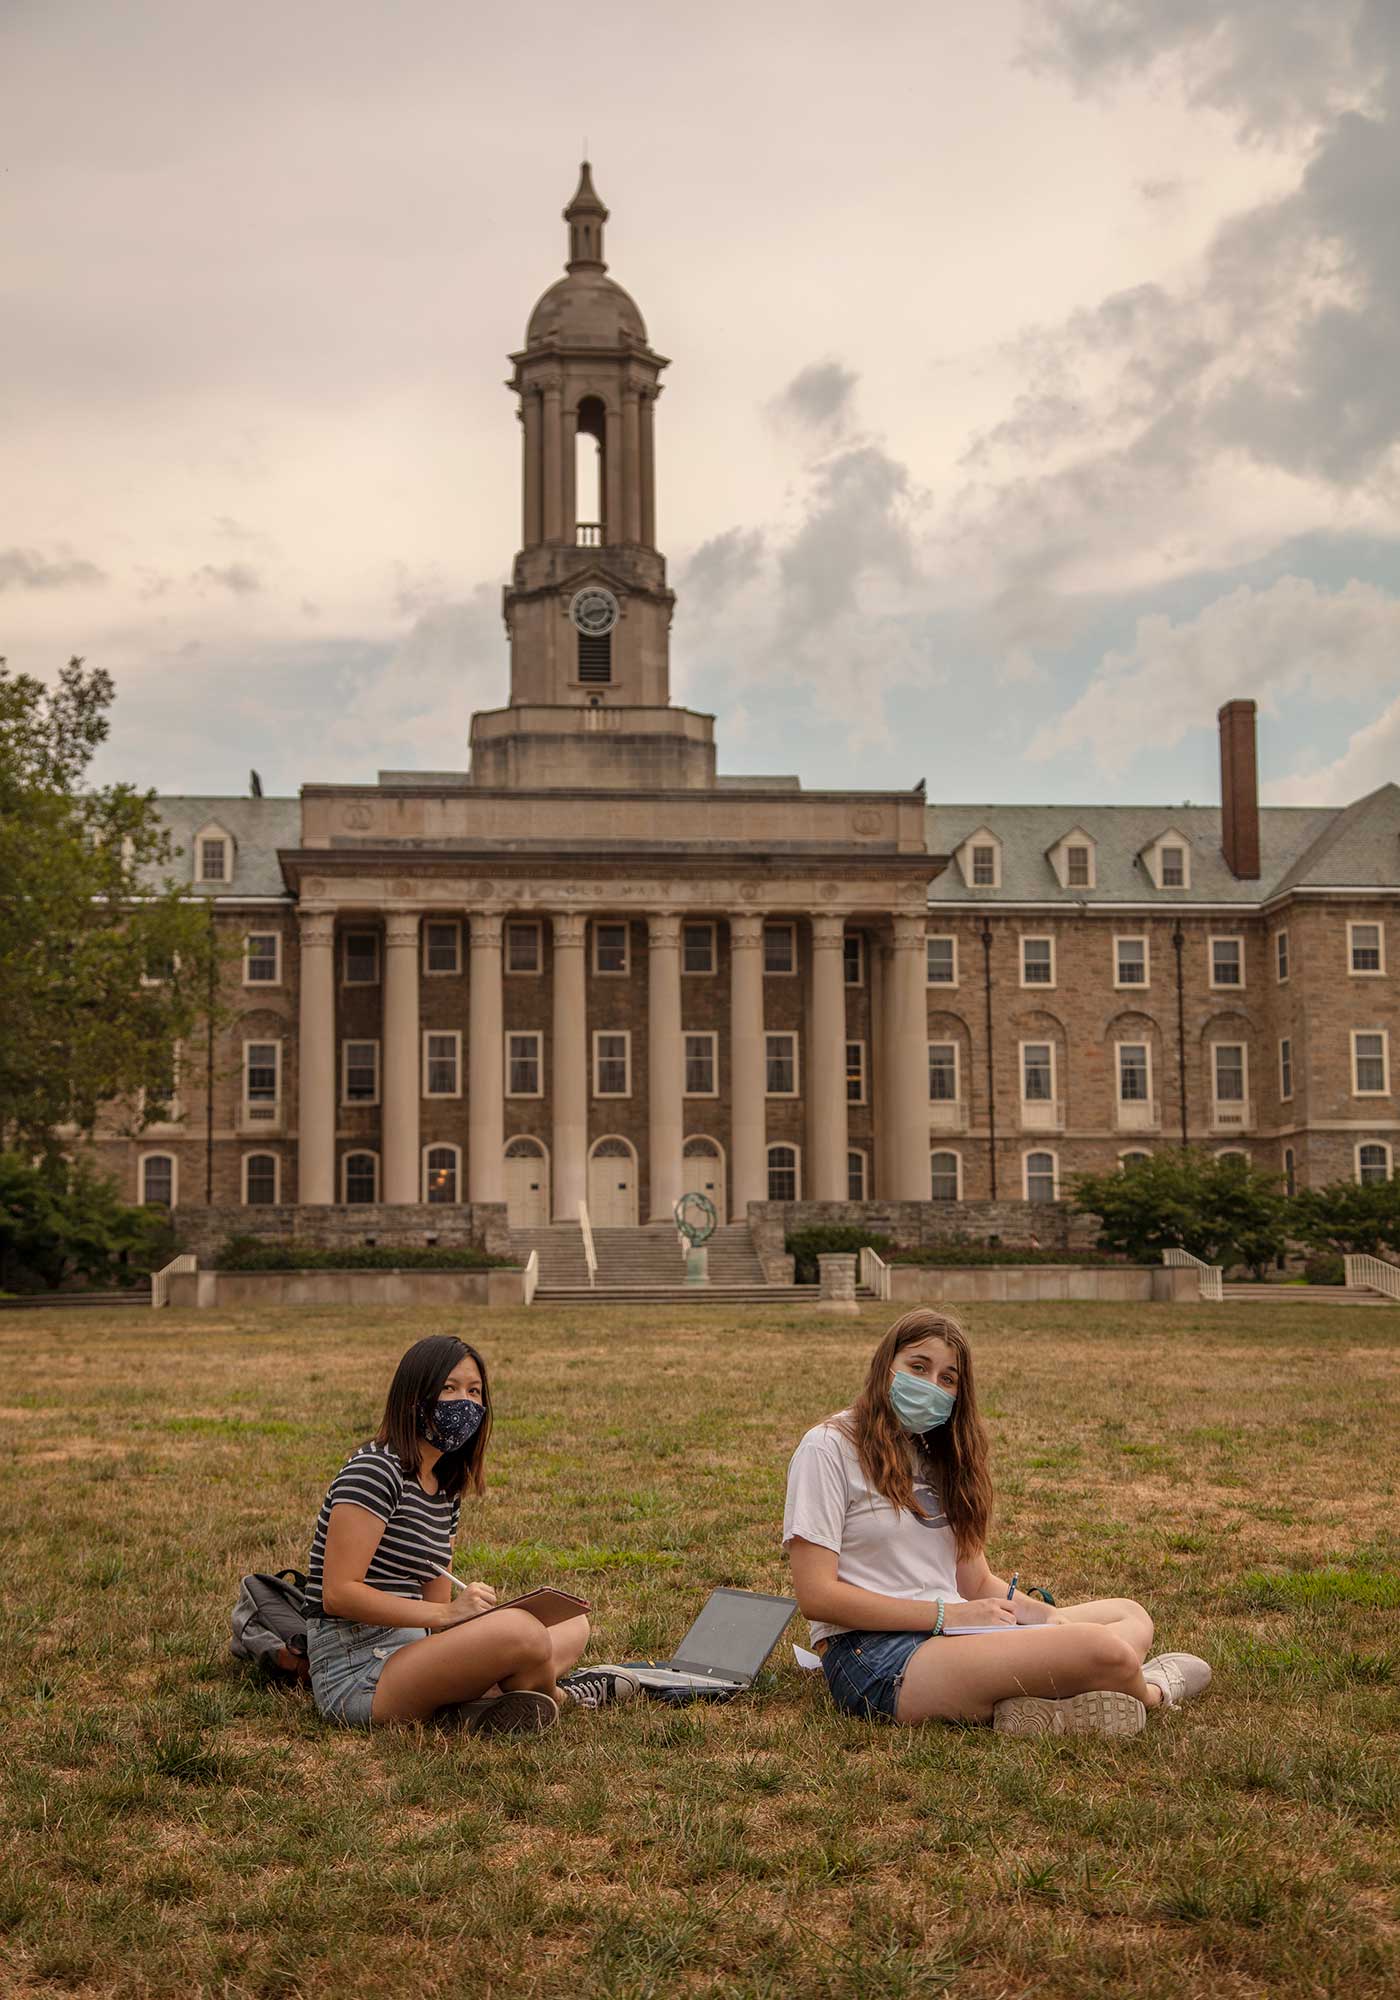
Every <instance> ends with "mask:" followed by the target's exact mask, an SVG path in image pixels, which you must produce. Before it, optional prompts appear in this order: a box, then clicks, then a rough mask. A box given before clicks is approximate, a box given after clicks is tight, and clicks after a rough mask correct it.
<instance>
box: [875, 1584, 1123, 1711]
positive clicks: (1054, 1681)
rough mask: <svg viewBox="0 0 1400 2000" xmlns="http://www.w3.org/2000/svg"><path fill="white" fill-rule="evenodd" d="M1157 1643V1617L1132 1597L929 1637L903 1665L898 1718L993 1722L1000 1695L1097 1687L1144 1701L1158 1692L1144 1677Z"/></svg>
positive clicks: (1054, 1694)
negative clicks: (1041, 1621) (962, 1634)
mask: <svg viewBox="0 0 1400 2000" xmlns="http://www.w3.org/2000/svg"><path fill="white" fill-rule="evenodd" d="M1151 1644H1152V1620H1151V1618H1150V1617H1149V1616H1148V1614H1147V1613H1146V1612H1145V1611H1144V1610H1143V1608H1142V1606H1141V1605H1140V1604H1134V1603H1133V1602H1132V1600H1131V1599H1130V1598H1126V1597H1109V1598H1100V1599H1098V1600H1096V1601H1095V1602H1093V1603H1090V1604H1068V1605H1065V1606H1064V1607H1063V1608H1062V1609H1061V1611H1060V1613H1059V1619H1058V1621H1057V1622H1056V1623H1055V1624H1053V1625H1036V1626H1031V1627H1025V1628H1020V1629H1018V1630H1016V1631H1014V1632H1013V1631H1008V1632H1007V1633H1006V1635H1005V1636H1004V1637H1003V1635H1002V1634H1000V1633H997V1632H988V1633H985V1634H983V1633H978V1634H975V1635H973V1636H970V1637H968V1638H966V1639H959V1638H939V1639H927V1640H925V1642H924V1644H923V1645H922V1646H920V1647H919V1649H918V1651H917V1652H916V1653H914V1654H913V1655H912V1656H911V1658H910V1661H909V1665H908V1667H907V1668H906V1669H905V1673H904V1681H903V1684H902V1686H901V1687H900V1691H899V1706H898V1710H897V1715H896V1719H897V1720H898V1721H900V1722H932V1721H941V1722H990V1721H991V1719H992V1710H993V1709H994V1708H995V1707H996V1705H997V1703H998V1702H999V1701H1006V1700H1009V1699H1010V1697H1011V1696H1013V1695H1020V1694H1030V1695H1045V1696H1049V1697H1051V1698H1052V1699H1060V1698H1063V1697H1064V1696H1066V1695H1073V1694H1086V1693H1088V1692H1089V1690H1090V1689H1092V1688H1107V1689H1112V1690H1113V1691H1114V1692H1118V1693H1123V1694H1131V1695H1136V1696H1137V1699H1138V1700H1139V1701H1140V1702H1142V1703H1143V1704H1144V1705H1145V1706H1146V1707H1148V1708H1153V1707H1155V1706H1156V1704H1157V1702H1158V1700H1159V1699H1160V1696H1159V1693H1158V1690H1157V1689H1156V1688H1154V1687H1149V1686H1148V1684H1147V1682H1146V1681H1144V1680H1143V1677H1142V1663H1143V1661H1144V1659H1145V1658H1146V1657H1147V1649H1148V1647H1149V1646H1150V1645H1151Z"/></svg>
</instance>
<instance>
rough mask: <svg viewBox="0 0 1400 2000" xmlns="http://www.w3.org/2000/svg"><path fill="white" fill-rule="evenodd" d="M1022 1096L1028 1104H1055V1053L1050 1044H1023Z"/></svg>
mask: <svg viewBox="0 0 1400 2000" xmlns="http://www.w3.org/2000/svg"><path fill="white" fill-rule="evenodd" d="M1021 1096H1022V1099H1023V1100H1024V1102H1025V1103H1027V1104H1051V1103H1053V1102H1054V1097H1055V1051H1054V1050H1053V1049H1052V1048H1051V1046H1050V1044H1049V1042H1022V1044H1021Z"/></svg>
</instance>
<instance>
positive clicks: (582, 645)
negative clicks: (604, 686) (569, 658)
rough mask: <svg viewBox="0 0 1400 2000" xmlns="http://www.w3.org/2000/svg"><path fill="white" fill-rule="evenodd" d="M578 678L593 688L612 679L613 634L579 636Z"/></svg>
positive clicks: (585, 633) (584, 634)
mask: <svg viewBox="0 0 1400 2000" xmlns="http://www.w3.org/2000/svg"><path fill="white" fill-rule="evenodd" d="M578 677H579V679H580V680H581V681H587V682H589V683H591V684H592V685H593V686H595V687H596V686H597V685H598V684H599V683H600V682H604V681H610V680H611V679H612V633H611V632H601V633H599V634H597V635H596V636H595V635H593V634H590V633H588V632H580V633H579V635H578Z"/></svg>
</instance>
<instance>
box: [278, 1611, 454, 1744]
mask: <svg viewBox="0 0 1400 2000" xmlns="http://www.w3.org/2000/svg"><path fill="white" fill-rule="evenodd" d="M427 1636H428V1634H427V1632H426V1631H425V1630H424V1628H423V1627H422V1626H421V1625H357V1624H355V1623H354V1622H353V1620H351V1619H349V1618H308V1619H307V1621H306V1652H307V1657H308V1659H309V1660H310V1662H311V1692H312V1694H313V1695H314V1696H315V1699H316V1706H317V1708H319V1709H320V1711H321V1713H322V1715H324V1716H325V1717H326V1719H327V1720H328V1721H330V1722H341V1723H344V1725H345V1726H346V1728H347V1729H368V1728H369V1722H370V1713H369V1712H370V1708H371V1706H372V1704H373V1701H374V1690H375V1689H376V1688H377V1687H378V1685H379V1676H380V1675H381V1674H382V1673H383V1671H384V1662H385V1661H386V1660H387V1659H388V1658H389V1655H390V1654H391V1653H397V1651H398V1650H399V1647H400V1646H411V1645H412V1644H413V1641H414V1640H415V1639H426V1638H427Z"/></svg>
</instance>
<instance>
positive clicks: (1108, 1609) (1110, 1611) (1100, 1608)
mask: <svg viewBox="0 0 1400 2000" xmlns="http://www.w3.org/2000/svg"><path fill="white" fill-rule="evenodd" d="M1056 1609H1057V1610H1058V1611H1059V1614H1060V1618H1061V1619H1063V1620H1064V1622H1065V1623H1066V1624H1068V1625H1106V1626H1107V1627H1108V1629H1109V1631H1110V1632H1116V1633H1117V1635H1118V1637H1119V1638H1120V1639H1126V1640H1127V1642H1128V1644H1129V1645H1130V1646H1131V1647H1132V1648H1133V1650H1134V1652H1135V1653H1136V1654H1137V1656H1138V1659H1139V1661H1142V1660H1145V1659H1146V1658H1147V1655H1148V1654H1149V1652H1150V1651H1151V1650H1152V1619H1151V1616H1150V1614H1149V1613H1148V1612H1146V1611H1144V1610H1143V1608H1142V1606H1141V1605H1140V1604H1134V1602H1133V1600H1132V1598H1131V1597H1097V1598H1095V1599H1094V1600H1093V1601H1092V1603H1089V1604H1061V1605H1058V1606H1057V1607H1056Z"/></svg>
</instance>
